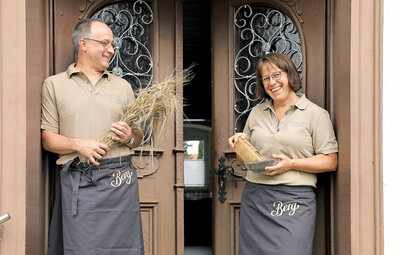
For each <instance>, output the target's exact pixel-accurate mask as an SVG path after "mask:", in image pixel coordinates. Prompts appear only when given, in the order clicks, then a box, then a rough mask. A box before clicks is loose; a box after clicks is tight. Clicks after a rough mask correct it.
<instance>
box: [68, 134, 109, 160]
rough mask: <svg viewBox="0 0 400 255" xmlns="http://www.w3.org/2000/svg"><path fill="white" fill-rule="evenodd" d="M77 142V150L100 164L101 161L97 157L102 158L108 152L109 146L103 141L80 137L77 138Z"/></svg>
mask: <svg viewBox="0 0 400 255" xmlns="http://www.w3.org/2000/svg"><path fill="white" fill-rule="evenodd" d="M74 140H75V143H76V145H77V151H78V152H79V153H80V154H81V155H82V156H85V157H86V158H88V159H89V161H90V162H91V163H92V164H94V165H96V166H98V165H99V162H97V161H96V159H98V160H100V159H102V158H103V156H104V155H105V154H106V153H107V152H108V150H109V147H108V146H107V145H106V144H104V143H101V142H98V141H95V140H89V139H80V138H75V139H74Z"/></svg>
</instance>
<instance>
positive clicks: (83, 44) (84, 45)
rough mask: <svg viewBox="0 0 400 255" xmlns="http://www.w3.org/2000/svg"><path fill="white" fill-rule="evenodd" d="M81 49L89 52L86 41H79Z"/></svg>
mask: <svg viewBox="0 0 400 255" xmlns="http://www.w3.org/2000/svg"><path fill="white" fill-rule="evenodd" d="M79 49H80V50H81V51H87V48H86V41H85V40H84V39H80V40H79Z"/></svg>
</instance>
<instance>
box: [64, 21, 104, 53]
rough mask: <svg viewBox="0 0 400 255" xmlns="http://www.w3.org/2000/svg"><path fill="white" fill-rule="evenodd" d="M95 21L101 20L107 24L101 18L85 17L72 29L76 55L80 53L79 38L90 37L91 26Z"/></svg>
mask: <svg viewBox="0 0 400 255" xmlns="http://www.w3.org/2000/svg"><path fill="white" fill-rule="evenodd" d="M93 22H100V23H103V24H105V23H104V22H103V21H101V20H99V19H83V20H80V21H79V22H78V23H77V24H76V25H75V27H74V30H73V31H72V45H73V47H74V52H75V57H77V56H78V53H79V40H80V39H82V38H85V37H90V28H91V26H92V23H93Z"/></svg>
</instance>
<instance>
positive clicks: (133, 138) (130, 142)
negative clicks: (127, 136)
mask: <svg viewBox="0 0 400 255" xmlns="http://www.w3.org/2000/svg"><path fill="white" fill-rule="evenodd" d="M133 141H135V136H134V135H133V134H132V138H131V140H130V141H129V143H127V144H126V145H131V144H133Z"/></svg>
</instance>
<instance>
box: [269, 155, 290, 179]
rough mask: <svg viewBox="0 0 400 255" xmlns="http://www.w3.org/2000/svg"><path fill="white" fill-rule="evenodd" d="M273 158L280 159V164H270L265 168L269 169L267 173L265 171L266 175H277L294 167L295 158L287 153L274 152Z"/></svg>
mask: <svg viewBox="0 0 400 255" xmlns="http://www.w3.org/2000/svg"><path fill="white" fill-rule="evenodd" d="M272 157H273V158H276V159H279V162H278V164H276V165H274V166H268V167H266V168H265V170H267V171H269V172H267V173H264V174H265V175H270V176H272V175H277V174H283V173H284V172H286V171H288V170H290V169H293V168H292V163H293V160H292V159H291V158H289V157H288V156H285V155H276V154H272Z"/></svg>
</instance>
